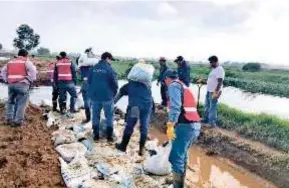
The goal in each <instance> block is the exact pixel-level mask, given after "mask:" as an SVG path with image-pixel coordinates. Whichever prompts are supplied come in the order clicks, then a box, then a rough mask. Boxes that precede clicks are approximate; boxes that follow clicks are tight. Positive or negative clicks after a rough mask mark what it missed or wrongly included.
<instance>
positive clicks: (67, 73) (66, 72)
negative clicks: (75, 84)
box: [56, 58, 72, 81]
mask: <svg viewBox="0 0 289 188" xmlns="http://www.w3.org/2000/svg"><path fill="white" fill-rule="evenodd" d="M56 67H57V70H58V80H59V81H71V80H72V73H71V60H70V59H68V58H63V59H61V60H59V61H57V62H56Z"/></svg>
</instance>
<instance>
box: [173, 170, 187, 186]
mask: <svg viewBox="0 0 289 188" xmlns="http://www.w3.org/2000/svg"><path fill="white" fill-rule="evenodd" d="M173 185H174V188H184V187H185V176H184V175H183V174H180V173H175V172H174V173H173Z"/></svg>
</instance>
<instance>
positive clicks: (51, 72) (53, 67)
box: [48, 63, 55, 82]
mask: <svg viewBox="0 0 289 188" xmlns="http://www.w3.org/2000/svg"><path fill="white" fill-rule="evenodd" d="M54 69H55V63H50V64H49V71H48V73H49V78H50V80H51V82H53V79H54Z"/></svg>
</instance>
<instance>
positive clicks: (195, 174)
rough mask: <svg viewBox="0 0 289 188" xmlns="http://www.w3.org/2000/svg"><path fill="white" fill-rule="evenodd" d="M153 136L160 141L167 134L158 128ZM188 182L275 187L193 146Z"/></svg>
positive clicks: (227, 187)
mask: <svg viewBox="0 0 289 188" xmlns="http://www.w3.org/2000/svg"><path fill="white" fill-rule="evenodd" d="M151 136H152V137H154V138H157V139H158V140H159V142H160V143H163V142H165V141H166V140H167V139H166V136H165V135H164V134H162V133H161V132H159V131H157V130H152V131H151ZM188 165H189V167H188V170H187V180H186V181H187V183H188V184H189V185H190V187H192V188H193V187H194V188H274V187H276V186H274V185H273V184H271V183H270V182H268V181H266V180H264V179H262V178H260V177H258V176H257V175H255V174H253V173H251V172H248V171H247V170H245V169H244V168H242V167H239V166H237V165H235V164H234V163H232V162H230V161H228V160H225V159H221V158H218V157H211V156H207V155H206V154H205V153H204V151H203V150H202V149H201V148H198V147H195V146H194V147H192V148H191V149H190V153H189V164H188Z"/></svg>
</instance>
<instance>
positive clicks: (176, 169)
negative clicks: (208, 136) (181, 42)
mask: <svg viewBox="0 0 289 188" xmlns="http://www.w3.org/2000/svg"><path fill="white" fill-rule="evenodd" d="M163 81H164V82H165V84H166V85H167V86H168V113H169V114H168V115H169V118H168V119H169V120H168V123H167V136H168V138H169V140H172V149H171V153H170V156H169V161H170V163H171V164H172V168H173V185H174V188H183V187H184V185H185V175H186V163H187V155H188V150H189V148H190V147H191V145H192V144H193V143H194V142H195V141H196V139H197V138H198V136H199V134H200V129H201V124H200V123H199V122H200V116H199V114H198V112H197V105H196V101H195V98H194V95H193V93H192V91H191V90H190V89H189V87H187V86H186V84H184V83H183V82H181V81H180V80H179V79H178V76H177V72H175V71H172V70H167V71H166V72H165V73H164V76H163Z"/></svg>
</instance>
